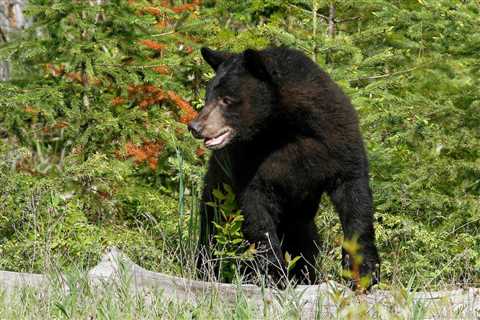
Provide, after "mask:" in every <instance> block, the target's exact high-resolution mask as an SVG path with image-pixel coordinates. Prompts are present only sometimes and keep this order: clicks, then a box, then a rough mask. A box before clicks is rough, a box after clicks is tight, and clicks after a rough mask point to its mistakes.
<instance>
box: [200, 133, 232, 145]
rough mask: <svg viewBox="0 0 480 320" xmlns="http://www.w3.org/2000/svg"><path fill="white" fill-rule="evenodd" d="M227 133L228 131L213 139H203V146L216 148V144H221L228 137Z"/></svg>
mask: <svg viewBox="0 0 480 320" xmlns="http://www.w3.org/2000/svg"><path fill="white" fill-rule="evenodd" d="M228 133H229V131H226V132H224V133H222V134H221V135H219V136H217V137H215V138H207V139H205V141H204V143H205V146H207V147H213V146H216V145H218V144H221V143H222V142H223V141H224V140H225V138H226V137H227V136H228Z"/></svg>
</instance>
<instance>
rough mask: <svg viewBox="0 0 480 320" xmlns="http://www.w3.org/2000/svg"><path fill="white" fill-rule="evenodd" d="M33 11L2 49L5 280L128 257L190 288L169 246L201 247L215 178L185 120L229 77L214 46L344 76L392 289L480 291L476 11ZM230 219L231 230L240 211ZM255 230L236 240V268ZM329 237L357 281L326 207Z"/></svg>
mask: <svg viewBox="0 0 480 320" xmlns="http://www.w3.org/2000/svg"><path fill="white" fill-rule="evenodd" d="M29 3H30V7H29V9H28V12H29V13H30V14H31V15H33V16H34V19H33V25H32V27H31V28H29V29H28V30H26V31H24V32H22V33H21V34H19V35H17V36H16V37H12V39H16V40H15V41H12V42H10V43H8V44H7V45H5V46H3V47H1V48H0V57H6V58H8V59H9V60H10V61H11V62H12V65H13V66H14V68H13V70H14V74H13V78H12V79H11V81H9V82H5V83H1V84H0V90H1V92H2V95H0V136H1V137H2V144H1V148H0V159H1V160H0V164H1V166H2V173H1V183H3V185H4V186H5V188H4V189H5V191H2V192H3V193H2V195H3V196H2V203H1V204H0V209H1V211H0V252H1V254H0V268H8V269H11V270H35V271H39V270H41V269H42V268H44V267H45V266H47V265H48V262H45V261H49V260H48V259H47V258H49V257H55V258H58V259H60V260H62V258H65V259H64V260H66V261H64V262H62V264H66V265H68V263H69V261H70V262H71V261H75V263H81V264H84V265H85V264H89V263H90V262H89V261H90V259H94V258H96V257H98V255H99V254H100V252H101V251H102V250H103V248H104V247H105V245H107V244H115V245H118V246H121V247H122V249H123V250H126V251H127V252H128V250H129V249H128V248H130V250H131V252H129V254H131V256H133V257H134V258H135V259H137V260H138V261H140V262H142V263H144V264H145V265H148V266H152V267H153V268H156V267H158V266H160V265H161V267H162V268H163V270H164V271H165V269H167V270H169V271H172V272H179V269H181V267H179V264H176V263H175V261H176V260H177V258H178V257H174V255H175V254H171V252H172V250H167V249H165V248H166V246H167V247H168V246H170V245H171V246H173V247H175V246H176V245H178V241H180V240H179V239H191V238H192V237H191V235H188V232H190V231H188V230H191V225H190V223H191V221H193V220H192V217H193V216H194V213H195V212H194V210H193V209H192V208H193V207H195V203H193V202H195V201H193V200H192V201H190V200H189V199H190V198H189V197H190V196H192V199H193V198H194V195H196V194H198V189H199V188H200V185H201V183H200V180H201V176H202V173H203V165H204V156H203V157H198V156H197V155H195V153H199V154H202V153H203V152H202V150H198V147H199V143H198V142H196V141H194V140H193V138H192V137H190V135H189V134H188V132H186V130H185V127H184V125H183V124H181V123H179V119H180V120H183V121H184V122H185V120H186V119H188V117H187V118H185V115H189V116H192V115H193V113H194V111H193V109H191V108H189V106H193V107H198V106H200V105H201V100H200V99H201V97H202V95H203V93H204V89H203V88H204V85H205V81H206V80H207V78H209V77H211V76H212V72H211V71H210V69H209V67H208V66H207V65H206V64H205V63H202V62H201V58H200V56H199V53H198V48H199V47H200V46H202V45H208V46H212V47H215V48H219V49H225V50H235V51H240V50H243V49H245V48H248V47H254V48H261V47H264V46H268V45H288V46H293V47H296V48H299V49H300V50H302V51H304V52H305V53H306V54H308V55H309V56H310V57H312V59H314V60H315V61H316V62H317V63H319V64H320V65H321V67H322V68H324V69H325V70H326V71H328V72H329V73H330V74H331V76H332V77H333V79H334V80H336V81H337V82H338V83H339V84H340V85H341V86H342V88H343V89H344V90H345V91H346V92H347V94H348V95H349V96H350V97H351V99H352V102H353V104H354V105H355V107H356V108H357V110H358V111H359V115H360V120H361V125H362V131H363V134H364V137H365V141H366V144H367V145H366V147H367V149H368V154H369V158H370V166H371V177H372V180H371V186H372V189H373V194H374V199H375V205H376V219H377V223H376V231H377V241H378V244H379V249H380V254H381V258H382V271H383V273H382V279H383V281H384V283H394V282H396V281H400V282H402V283H406V282H407V281H408V279H410V278H411V277H412V275H415V281H416V282H417V284H418V285H425V286H431V285H436V284H439V283H445V282H447V283H449V282H455V283H458V282H462V283H473V282H477V283H478V281H479V279H480V273H479V270H480V236H479V235H480V204H479V201H478V198H479V196H480V170H479V168H480V162H479V161H480V160H479V159H480V132H479V130H478V128H479V127H480V93H479V91H478V88H479V86H480V83H479V81H480V80H479V79H480V74H479V71H480V68H479V64H478V61H480V56H479V55H480V36H479V35H480V18H479V17H480V14H479V13H480V12H479V10H480V9H479V7H478V3H476V2H475V1H460V2H459V1H452V0H440V1H435V0H422V1H384V0H370V1H324V0H311V1H309V0H294V1H286V0H282V1H256V0H251V1H243V2H242V1H231V0H222V1H205V2H204V4H202V5H201V6H198V5H196V4H198V2H194V4H192V3H191V2H184V1H169V2H168V3H169V6H167V7H165V6H163V5H162V3H163V2H162V1H160V0H158V1H156V0H151V1H106V2H105V3H103V4H101V5H90V4H89V2H88V1H83V2H78V1H77V2H76V1H73V2H72V1H66V0H48V1H47V0H31V1H29ZM182 5H183V7H182ZM185 5H190V7H188V6H187V7H188V8H189V9H188V10H187V9H185V8H187V7H185ZM146 8H150V9H149V10H147V9H146ZM152 8H153V9H152ZM332 9H335V10H333V11H332ZM332 12H335V16H331V14H332ZM329 18H330V19H329ZM329 20H330V21H332V22H333V25H332V23H331V24H330V28H329ZM332 26H333V27H334V28H331V27H332ZM145 40H150V42H148V41H147V42H145ZM152 41H154V42H152ZM155 67H162V68H160V69H158V68H157V69H155ZM163 67H165V68H163ZM148 86H153V87H155V89H152V87H148ZM149 90H150V91H153V92H148V91H149ZM159 90H160V91H159ZM169 91H172V92H173V93H174V94H175V95H171V94H170V95H169ZM161 94H163V96H162V95H161ZM179 97H182V98H179ZM179 109H182V110H183V111H180V110H179ZM185 110H186V111H185ZM179 159H181V165H180V160H179ZM224 197H225V198H223V199H220V200H221V201H222V205H223V206H224V205H225V202H226V203H227V207H228V206H230V202H229V201H230V200H229V198H228V197H230V196H228V192H227V195H224ZM178 199H180V203H181V205H180V206H179V205H178ZM227 200H228V201H227ZM222 205H221V206H220V208H221V207H222ZM227 207H225V208H224V210H225V214H226V216H227V217H228V216H229V215H230V214H232V213H237V211H236V210H237V209H232V210H230V209H231V208H227ZM220 211H221V210H220ZM234 216H235V215H234ZM240 219H241V218H233V220H232V221H230V224H226V225H222V226H219V227H221V228H224V229H219V231H221V232H219V233H218V235H219V237H220V238H218V239H217V240H219V241H220V242H223V243H225V244H226V245H227V246H226V247H227V248H228V250H226V251H225V252H227V255H230V256H231V255H234V254H238V252H235V250H236V249H235V246H234V244H233V242H234V241H236V242H239V241H240V238H241V237H240V236H239V230H240V227H239V226H240V225H241V220H240ZM57 222H59V223H57ZM60 222H61V223H60ZM317 222H318V226H319V229H320V232H321V234H322V238H323V239H324V242H323V243H322V244H321V246H322V247H321V251H322V254H321V256H320V257H319V265H318V268H319V270H320V273H321V275H322V276H324V277H327V275H334V277H335V278H336V279H339V278H340V275H341V270H340V266H339V262H338V261H339V258H340V248H341V243H342V233H341V227H340V224H339V221H338V218H337V217H336V214H335V212H334V210H333V207H332V206H331V204H330V203H329V202H328V201H326V200H322V208H321V209H320V214H319V217H318V221H317ZM179 225H180V226H182V228H179V227H178V226H179ZM189 225H190V229H189V227H188V226H189ZM183 227H184V228H183ZM65 235H67V237H65ZM221 237H224V238H221ZM40 240H41V241H42V242H39V241H40ZM47 240H48V241H47ZM182 241H183V240H182ZM189 241H191V240H189ZM239 243H240V242H239ZM235 245H236V243H235ZM134 248H135V249H134ZM161 248H163V249H161ZM168 248H170V247H168ZM225 252H224V253H225ZM224 253H222V254H224Z"/></svg>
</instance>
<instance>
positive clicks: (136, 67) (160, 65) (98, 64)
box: [96, 63, 165, 69]
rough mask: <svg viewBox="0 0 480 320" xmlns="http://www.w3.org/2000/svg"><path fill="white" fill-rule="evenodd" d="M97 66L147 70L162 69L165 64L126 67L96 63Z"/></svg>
mask: <svg viewBox="0 0 480 320" xmlns="http://www.w3.org/2000/svg"><path fill="white" fill-rule="evenodd" d="M96 65H97V66H100V67H115V68H127V69H148V68H155V67H163V66H165V64H150V65H144V66H142V65H133V66H127V65H124V64H106V63H97V64H96Z"/></svg>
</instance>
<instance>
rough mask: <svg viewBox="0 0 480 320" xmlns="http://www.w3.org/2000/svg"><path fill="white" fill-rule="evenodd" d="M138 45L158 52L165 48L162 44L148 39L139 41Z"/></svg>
mask: <svg viewBox="0 0 480 320" xmlns="http://www.w3.org/2000/svg"><path fill="white" fill-rule="evenodd" d="M140 43H141V44H143V45H144V46H146V47H148V48H150V49H152V50H155V51H159V52H161V51H163V50H164V49H165V48H166V47H167V46H166V45H165V44H163V43H159V42H156V41H153V40H148V39H145V40H141V41H140Z"/></svg>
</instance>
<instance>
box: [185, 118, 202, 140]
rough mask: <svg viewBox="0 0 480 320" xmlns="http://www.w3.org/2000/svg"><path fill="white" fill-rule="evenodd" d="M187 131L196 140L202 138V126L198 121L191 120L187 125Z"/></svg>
mask: <svg viewBox="0 0 480 320" xmlns="http://www.w3.org/2000/svg"><path fill="white" fill-rule="evenodd" d="M188 130H189V131H190V132H191V133H192V135H193V136H194V137H195V138H196V139H201V138H203V137H202V134H201V132H202V126H201V124H200V122H199V121H197V120H192V121H190V122H189V123H188Z"/></svg>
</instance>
